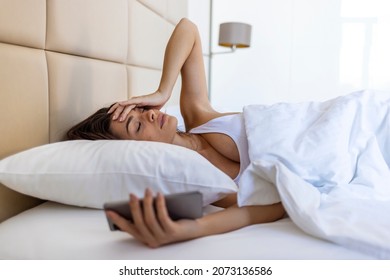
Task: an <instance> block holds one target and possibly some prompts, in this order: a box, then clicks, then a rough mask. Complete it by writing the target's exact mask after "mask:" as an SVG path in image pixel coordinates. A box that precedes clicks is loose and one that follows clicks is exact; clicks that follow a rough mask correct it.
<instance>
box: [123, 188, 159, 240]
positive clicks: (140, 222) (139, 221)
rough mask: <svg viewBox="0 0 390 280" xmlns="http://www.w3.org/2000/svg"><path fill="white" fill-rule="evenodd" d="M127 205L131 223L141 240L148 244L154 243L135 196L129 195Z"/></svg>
mask: <svg viewBox="0 0 390 280" xmlns="http://www.w3.org/2000/svg"><path fill="white" fill-rule="evenodd" d="M129 203H130V210H131V214H132V216H133V222H134V225H135V227H136V228H137V230H138V232H139V233H140V234H141V235H142V236H143V239H144V240H145V242H147V243H148V244H149V243H153V242H155V238H154V236H153V235H152V234H151V232H150V231H149V229H148V228H147V226H146V225H145V221H144V217H143V212H142V210H141V206H140V201H139V199H138V198H137V197H136V196H135V195H133V194H130V202H129Z"/></svg>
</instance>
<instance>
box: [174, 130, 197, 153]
mask: <svg viewBox="0 0 390 280" xmlns="http://www.w3.org/2000/svg"><path fill="white" fill-rule="evenodd" d="M172 144H174V145H178V146H182V147H185V148H188V149H191V150H193V151H195V152H199V151H200V150H201V147H202V140H201V139H200V136H199V135H197V134H192V133H188V132H181V131H178V132H177V133H176V136H175V138H174V139H173V143H172Z"/></svg>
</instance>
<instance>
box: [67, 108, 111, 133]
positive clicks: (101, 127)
mask: <svg viewBox="0 0 390 280" xmlns="http://www.w3.org/2000/svg"><path fill="white" fill-rule="evenodd" d="M111 106H112V105H111ZM111 106H110V107H105V108H101V109H99V110H98V111H96V112H95V113H94V114H93V115H91V116H89V117H88V118H86V119H85V120H83V121H82V122H80V123H78V124H76V125H75V126H73V127H72V128H71V129H69V130H68V132H67V134H66V136H67V140H80V139H85V140H105V139H117V138H116V137H115V136H114V135H113V134H112V133H111V131H110V123H111V114H108V113H107V112H108V110H109V109H110V108H111Z"/></svg>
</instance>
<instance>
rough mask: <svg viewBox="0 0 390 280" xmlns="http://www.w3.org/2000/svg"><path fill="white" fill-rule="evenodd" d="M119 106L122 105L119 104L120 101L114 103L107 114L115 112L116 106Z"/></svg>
mask: <svg viewBox="0 0 390 280" xmlns="http://www.w3.org/2000/svg"><path fill="white" fill-rule="evenodd" d="M118 106H120V105H119V102H117V103H115V104H114V105H112V106H111V107H110V109H108V111H107V114H111V113H112V112H114V111H115V110H116V108H118Z"/></svg>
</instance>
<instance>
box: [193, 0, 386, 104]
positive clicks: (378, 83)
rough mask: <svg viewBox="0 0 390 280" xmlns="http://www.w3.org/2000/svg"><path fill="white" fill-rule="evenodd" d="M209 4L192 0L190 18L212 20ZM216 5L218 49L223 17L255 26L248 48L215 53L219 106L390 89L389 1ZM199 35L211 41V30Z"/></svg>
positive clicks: (232, 0)
mask: <svg viewBox="0 0 390 280" xmlns="http://www.w3.org/2000/svg"><path fill="white" fill-rule="evenodd" d="M209 1H210V0H203V1H200V2H202V4H197V3H196V2H198V1H197V0H190V1H189V3H190V4H189V17H190V18H191V19H193V20H194V21H196V22H197V23H198V24H200V25H201V26H203V25H205V22H207V23H208V14H207V13H208V3H209ZM194 6H196V7H195V8H194ZM201 6H203V7H201ZM213 7H214V9H213V34H214V36H213V51H223V50H226V49H224V48H221V47H218V27H219V24H220V23H221V22H226V21H243V22H247V23H250V24H252V26H253V30H252V47H251V48H249V49H244V50H239V51H237V52H236V53H235V54H227V55H218V56H214V58H213V67H212V88H211V92H212V94H211V100H212V102H213V103H214V105H216V106H219V107H226V108H229V109H233V110H240V109H241V108H242V106H243V105H245V104H251V103H266V104H271V103H274V102H279V101H292V102H299V101H306V100H324V99H328V98H331V97H334V96H337V95H341V94H346V93H348V92H351V91H354V90H359V89H362V88H374V89H380V90H387V91H389V90H390V71H388V69H389V67H390V53H389V51H388V50H389V49H390V39H389V38H390V37H389V36H388V34H390V2H389V1H387V0H359V1H356V0H329V1H323V0H275V1H266V0H240V1H237V0H213ZM201 9H203V12H202V13H203V15H202V13H201V12H199V10H201ZM202 32H204V33H206V35H205V36H204V40H203V41H204V42H206V41H207V40H208V30H207V28H203V29H202ZM205 51H206V52H207V48H205ZM205 59H207V58H205Z"/></svg>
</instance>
